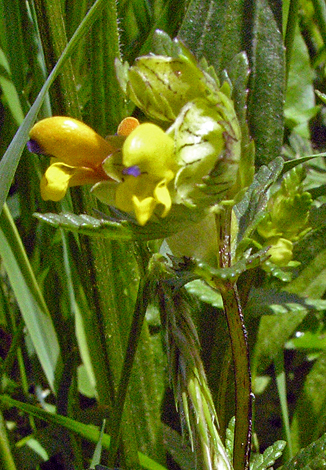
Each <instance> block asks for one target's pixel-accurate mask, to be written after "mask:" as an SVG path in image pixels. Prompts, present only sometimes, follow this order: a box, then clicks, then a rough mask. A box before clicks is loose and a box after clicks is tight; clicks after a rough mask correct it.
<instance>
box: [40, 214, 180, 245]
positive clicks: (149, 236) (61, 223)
mask: <svg viewBox="0 0 326 470" xmlns="http://www.w3.org/2000/svg"><path fill="white" fill-rule="evenodd" d="M35 216H36V217H37V218H38V219H39V220H43V221H44V222H47V223H48V224H50V225H52V226H53V227H61V228H63V229H66V230H71V231H73V232H78V233H80V234H82V235H89V236H94V237H101V238H107V239H110V240H121V241H126V240H139V241H140V240H144V241H147V240H155V239H159V238H165V237H168V236H169V235H172V234H173V233H175V232H176V231H177V228H176V223H175V221H174V220H172V221H171V223H166V220H163V222H149V223H148V224H146V225H145V226H144V227H141V226H140V225H137V223H136V222H133V221H131V220H121V221H119V222H118V221H116V220H106V219H96V218H95V217H91V216H89V215H86V214H81V215H75V214H71V213H61V214H52V213H48V214H35ZM126 216H127V214H126ZM127 217H128V216H127ZM130 219H131V218H130ZM181 226H183V227H184V225H182V222H180V224H179V229H181ZM177 227H178V225H177Z"/></svg>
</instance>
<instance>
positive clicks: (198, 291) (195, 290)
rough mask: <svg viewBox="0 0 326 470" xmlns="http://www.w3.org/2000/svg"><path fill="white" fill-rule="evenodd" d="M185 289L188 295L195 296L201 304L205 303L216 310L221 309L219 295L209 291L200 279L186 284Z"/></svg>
mask: <svg viewBox="0 0 326 470" xmlns="http://www.w3.org/2000/svg"><path fill="white" fill-rule="evenodd" d="M185 287H186V289H187V291H188V292H189V293H190V294H192V295H195V296H196V297H198V298H199V299H200V300H201V301H202V302H206V303H207V304H210V305H212V306H213V307H216V308H223V300H222V297H221V294H220V293H219V292H217V291H215V290H213V289H211V288H210V287H209V286H208V285H207V284H206V283H205V282H203V281H202V280H201V279H195V280H194V281H191V282H188V284H186V286H185Z"/></svg>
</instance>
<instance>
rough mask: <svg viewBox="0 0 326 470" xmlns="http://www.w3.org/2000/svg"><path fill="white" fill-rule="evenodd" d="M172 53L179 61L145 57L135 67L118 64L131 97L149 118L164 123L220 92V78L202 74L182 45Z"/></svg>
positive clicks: (120, 77) (179, 44)
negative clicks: (194, 104) (188, 105)
mask: <svg viewBox="0 0 326 470" xmlns="http://www.w3.org/2000/svg"><path fill="white" fill-rule="evenodd" d="M171 43H172V41H171ZM172 49H174V51H173V52H174V53H175V57H166V56H163V55H148V56H143V57H139V58H138V59H136V61H135V64H134V65H132V66H131V67H129V66H128V64H126V63H125V64H122V63H121V62H119V61H117V62H116V68H117V75H118V79H119V82H120V85H121V87H122V89H123V90H124V91H125V93H126V94H127V96H128V97H129V98H130V99H131V100H132V101H133V102H134V103H135V104H136V105H137V106H138V107H139V108H140V109H141V110H142V111H143V112H144V113H145V114H146V115H147V116H148V117H150V118H152V119H155V120H159V121H163V122H171V121H174V120H175V119H176V118H177V116H178V114H179V113H180V111H181V109H182V107H183V106H184V105H185V104H186V103H188V102H189V101H192V100H194V99H195V98H206V99H210V97H211V96H212V95H215V94H216V93H217V92H218V91H219V83H218V80H217V78H216V77H215V79H213V77H212V76H211V75H210V74H209V73H207V72H206V71H204V70H202V69H201V68H200V67H199V65H198V64H197V62H196V60H195V58H194V57H193V55H192V54H191V53H190V51H188V50H187V49H186V48H185V47H184V46H183V45H182V43H180V42H179V41H177V40H175V41H173V43H172ZM171 52H172V51H171Z"/></svg>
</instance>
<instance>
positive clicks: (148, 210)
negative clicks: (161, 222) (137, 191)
mask: <svg viewBox="0 0 326 470" xmlns="http://www.w3.org/2000/svg"><path fill="white" fill-rule="evenodd" d="M132 203H133V208H134V211H135V216H136V219H137V222H138V223H139V225H145V224H146V223H147V222H148V221H149V219H150V218H151V216H152V215H153V212H154V209H155V207H156V205H157V202H156V201H155V199H154V198H153V197H146V198H145V199H143V200H139V199H138V197H137V196H135V195H134V196H133V197H132Z"/></svg>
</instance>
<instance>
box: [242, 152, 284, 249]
mask: <svg viewBox="0 0 326 470" xmlns="http://www.w3.org/2000/svg"><path fill="white" fill-rule="evenodd" d="M282 168H283V159H282V158H281V157H278V158H276V159H275V160H274V161H272V162H271V163H270V164H269V165H268V166H262V167H261V168H260V169H259V171H258V172H257V173H256V175H255V177H254V182H253V183H252V185H251V186H250V187H249V189H248V190H247V192H246V193H245V195H244V197H243V199H242V200H241V202H239V203H238V204H237V205H236V206H235V208H234V210H235V213H236V216H237V218H238V223H239V231H238V241H241V240H242V239H243V238H247V237H250V235H251V234H252V233H253V231H254V230H255V229H256V227H257V225H258V223H259V222H260V220H261V218H262V217H263V210H264V208H265V207H266V204H267V200H268V197H267V191H268V189H269V188H270V186H271V185H272V184H273V183H275V181H276V180H277V178H278V177H279V175H280V173H281V171H282Z"/></svg>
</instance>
